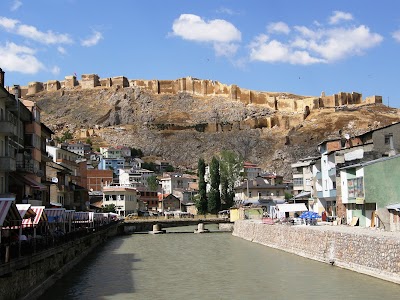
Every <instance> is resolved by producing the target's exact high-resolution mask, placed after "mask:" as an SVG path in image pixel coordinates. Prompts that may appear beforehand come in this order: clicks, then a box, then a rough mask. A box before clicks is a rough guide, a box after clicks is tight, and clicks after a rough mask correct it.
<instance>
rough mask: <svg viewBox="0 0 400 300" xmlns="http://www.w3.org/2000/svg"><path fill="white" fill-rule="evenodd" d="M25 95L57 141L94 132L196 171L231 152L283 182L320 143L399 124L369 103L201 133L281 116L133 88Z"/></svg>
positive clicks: (99, 138) (395, 115)
mask: <svg viewBox="0 0 400 300" xmlns="http://www.w3.org/2000/svg"><path fill="white" fill-rule="evenodd" d="M28 98H29V100H33V101H36V102H37V103H38V105H39V106H40V107H41V108H42V122H43V123H45V124H46V125H47V126H48V127H49V128H51V129H52V130H54V132H55V133H56V136H61V135H62V133H63V132H65V131H66V130H70V131H72V132H74V134H75V137H76V139H79V130H80V129H94V132H95V135H94V136H91V137H90V139H91V140H92V141H93V142H94V143H95V145H114V146H116V145H126V146H130V147H134V148H140V149H142V151H143V153H144V154H145V155H149V156H150V155H151V156H156V157H159V158H162V159H166V160H168V161H170V162H171V163H172V164H173V165H174V166H177V167H178V166H179V167H181V168H183V169H195V168H196V166H197V161H198V158H199V157H203V158H205V159H206V161H208V160H210V159H211V157H212V156H213V155H217V154H218V153H219V152H220V151H221V150H224V149H230V150H234V151H236V152H237V153H240V154H241V155H242V156H243V157H244V158H245V159H246V160H248V161H251V162H253V163H257V164H259V165H260V166H261V167H262V168H264V169H266V170H268V171H274V172H277V173H280V174H282V175H284V176H286V177H289V176H290V175H291V170H290V163H292V162H295V161H297V160H298V159H299V158H303V157H306V156H312V155H316V154H317V152H316V147H317V145H318V144H319V143H320V142H322V141H323V140H324V139H328V138H332V137H340V135H341V134H344V133H348V134H351V135H357V134H360V133H363V132H365V131H368V130H371V129H375V128H377V127H381V126H385V125H388V124H391V123H392V122H398V121H399V120H400V115H399V112H398V110H397V109H394V108H389V107H386V106H385V105H383V104H370V105H363V106H346V107H339V108H336V109H334V108H329V109H317V110H312V111H311V113H310V114H309V115H308V116H307V118H306V119H305V120H304V121H303V122H301V123H300V124H299V125H297V126H295V127H292V128H282V127H279V126H273V127H272V128H266V127H264V128H256V129H243V130H239V129H238V128H234V130H230V131H229V130H228V131H221V130H219V131H217V132H201V130H196V128H198V127H196V126H200V125H204V124H208V125H210V126H215V124H216V123H218V124H230V123H233V122H240V121H244V120H249V119H250V120H251V119H254V118H260V117H267V116H272V115H274V114H277V113H278V112H275V111H272V110H270V109H269V108H268V107H266V106H263V105H255V104H249V105H245V104H243V103H242V102H240V101H233V100H230V99H227V98H225V97H218V96H210V97H196V96H194V95H189V94H186V93H178V94H176V95H173V94H162V95H154V94H152V93H150V92H146V91H142V90H140V89H139V88H135V87H128V88H113V89H103V88H95V89H90V90H84V89H82V90H61V91H56V92H40V93H38V94H35V95H33V96H28ZM280 114H282V113H280ZM286 115H289V116H290V115H291V114H290V113H287V114H286ZM81 140H82V141H85V140H86V138H82V137H81Z"/></svg>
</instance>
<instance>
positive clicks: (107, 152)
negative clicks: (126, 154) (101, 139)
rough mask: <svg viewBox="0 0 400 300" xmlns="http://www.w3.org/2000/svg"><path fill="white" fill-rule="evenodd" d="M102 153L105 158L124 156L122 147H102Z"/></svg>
mask: <svg viewBox="0 0 400 300" xmlns="http://www.w3.org/2000/svg"><path fill="white" fill-rule="evenodd" d="M100 154H101V155H103V157H104V158H122V153H121V149H117V148H114V147H100Z"/></svg>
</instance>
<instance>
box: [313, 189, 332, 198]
mask: <svg viewBox="0 0 400 300" xmlns="http://www.w3.org/2000/svg"><path fill="white" fill-rule="evenodd" d="M317 197H318V198H336V189H332V190H329V191H325V193H324V192H323V191H319V192H317Z"/></svg>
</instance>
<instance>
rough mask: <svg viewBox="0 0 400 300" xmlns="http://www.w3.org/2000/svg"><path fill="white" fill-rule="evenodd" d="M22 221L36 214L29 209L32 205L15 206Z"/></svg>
mask: <svg viewBox="0 0 400 300" xmlns="http://www.w3.org/2000/svg"><path fill="white" fill-rule="evenodd" d="M16 205H17V208H18V211H19V214H20V215H21V218H22V219H29V218H34V217H35V216H36V213H35V212H34V211H33V209H32V208H31V206H32V204H16Z"/></svg>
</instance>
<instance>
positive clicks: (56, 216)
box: [44, 208, 65, 223]
mask: <svg viewBox="0 0 400 300" xmlns="http://www.w3.org/2000/svg"><path fill="white" fill-rule="evenodd" d="M44 212H45V213H46V215H47V218H48V220H49V223H60V222H63V220H64V214H65V208H46V209H45V210H44Z"/></svg>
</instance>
